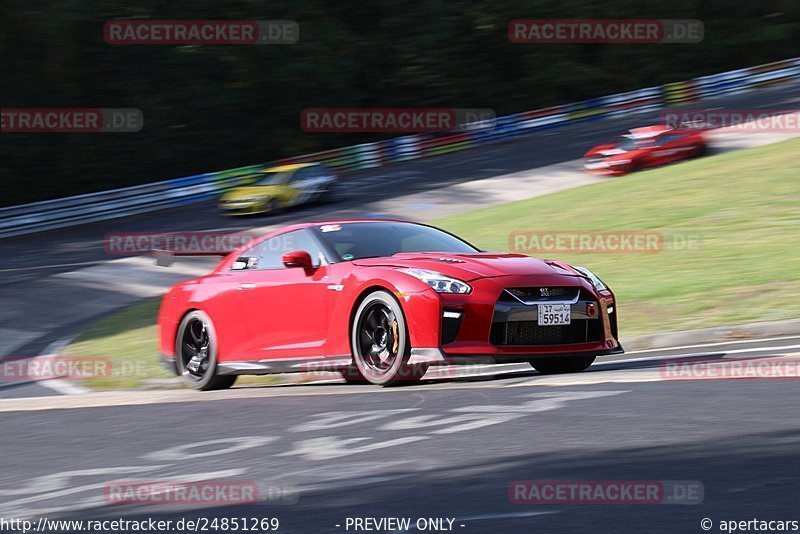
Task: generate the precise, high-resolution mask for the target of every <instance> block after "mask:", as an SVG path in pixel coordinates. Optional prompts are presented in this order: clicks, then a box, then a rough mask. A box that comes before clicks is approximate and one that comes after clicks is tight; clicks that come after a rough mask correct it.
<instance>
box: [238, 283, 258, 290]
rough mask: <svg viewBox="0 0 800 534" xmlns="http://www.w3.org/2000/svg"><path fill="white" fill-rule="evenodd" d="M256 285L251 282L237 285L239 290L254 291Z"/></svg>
mask: <svg viewBox="0 0 800 534" xmlns="http://www.w3.org/2000/svg"><path fill="white" fill-rule="evenodd" d="M255 287H256V285H255V284H254V283H252V282H244V283H241V284H239V289H255Z"/></svg>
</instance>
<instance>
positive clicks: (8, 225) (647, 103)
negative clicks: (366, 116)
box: [0, 58, 800, 238]
mask: <svg viewBox="0 0 800 534" xmlns="http://www.w3.org/2000/svg"><path fill="white" fill-rule="evenodd" d="M798 79H800V58H791V59H786V60H783V61H776V62H774V63H768V64H766V65H758V66H755V67H749V68H746V69H738V70H734V71H730V72H723V73H720V74H714V75H710V76H701V77H700V78H694V79H692V80H688V81H684V82H676V83H670V84H667V85H664V86H658V87H649V88H646V89H640V90H637V91H629V92H626V93H619V94H615V95H609V96H604V97H601V98H593V99H589V100H584V101H582V102H575V103H572V104H565V105H562V106H554V107H550V108H545V109H539V110H534V111H526V112H522V113H516V114H514V115H507V116H504V117H497V119H496V121H495V122H494V124H493V126H492V127H490V128H480V129H475V130H472V131H466V132H461V133H455V134H452V135H441V134H439V135H436V134H420V135H408V136H404V137H398V138H394V139H386V140H384V141H379V142H375V143H364V144H360V145H354V146H349V147H344V148H337V149H334V150H326V151H324V152H317V153H314V154H306V155H302V156H297V157H294V158H285V159H282V160H279V161H276V162H269V163H264V164H260V165H250V166H247V167H240V168H238V169H231V170H226V171H221V172H212V173H206V174H198V175H196V176H188V177H185V178H176V179H173V180H166V181H163V182H155V183H150V184H145V185H140V186H134V187H126V188H123V189H114V190H111V191H101V192H98V193H90V194H86V195H78V196H72V197H66V198H60V199H55V200H46V201H43V202H34V203H30V204H23V205H19V206H11V207H8V208H0V238H3V237H12V236H19V235H25V234H30V233H34V232H42V231H46V230H53V229H57V228H65V227H68V226H73V225H78V224H84V223H88V222H96V221H103V220H109V219H115V218H119V217H127V216H129V215H136V214H140V213H147V212H151V211H157V210H161V209H165V208H171V207H176V206H181V205H184V204H189V203H193V202H200V201H203V200H208V199H211V198H215V197H217V196H218V195H220V194H221V193H222V192H223V191H224V190H226V189H228V188H230V187H234V186H237V185H243V184H247V183H252V182H253V181H254V180H255V178H256V175H257V173H258V172H259V171H261V170H264V169H266V168H268V167H271V166H273V165H281V164H288V163H306V162H322V163H325V164H327V165H329V166H330V167H332V168H334V169H336V170H337V171H338V172H340V173H347V172H352V171H359V170H364V169H371V168H374V167H380V166H383V165H386V164H389V163H394V162H401V161H408V160H413V159H418V158H422V157H427V156H435V155H438V154H444V153H448V152H455V151H459V150H465V149H469V148H473V147H476V146H480V145H484V144H487V143H495V142H499V141H504V140H506V139H511V138H516V137H523V136H527V135H533V134H536V133H538V132H541V131H545V130H550V129H553V128H559V127H562V126H565V125H568V124H574V123H576V122H581V121H594V120H603V119H608V118H614V117H619V116H622V115H629V114H632V113H646V112H649V111H656V110H659V109H662V108H664V107H666V106H670V105H677V104H684V103H687V102H694V101H698V100H703V99H707V98H714V97H718V96H723V95H729V94H737V93H744V92H748V91H753V90H757V89H759V88H762V87H766V86H770V85H774V84H778V83H783V82H786V81H789V80H798Z"/></svg>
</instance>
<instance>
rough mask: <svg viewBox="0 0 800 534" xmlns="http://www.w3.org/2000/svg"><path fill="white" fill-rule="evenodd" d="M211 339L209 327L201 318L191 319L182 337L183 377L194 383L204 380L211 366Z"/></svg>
mask: <svg viewBox="0 0 800 534" xmlns="http://www.w3.org/2000/svg"><path fill="white" fill-rule="evenodd" d="M210 353H211V338H210V337H209V335H208V325H206V323H204V322H203V321H202V320H200V319H199V318H193V319H190V320H189V322H188V323H187V324H186V328H184V330H183V336H182V337H181V362H183V376H185V377H187V378H189V379H190V380H193V381H200V380H202V379H203V378H204V377H205V376H206V374H207V373H208V368H209V366H210V365H211V361H210V358H209V355H210Z"/></svg>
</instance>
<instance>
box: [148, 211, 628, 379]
mask: <svg viewBox="0 0 800 534" xmlns="http://www.w3.org/2000/svg"><path fill="white" fill-rule="evenodd" d="M615 308H616V305H615V300H614V294H613V293H612V292H611V290H610V289H609V288H608V287H606V285H605V284H604V283H603V282H602V281H601V280H600V279H599V278H598V277H597V276H595V275H594V274H593V273H592V272H590V271H589V270H587V269H585V268H583V267H572V266H570V265H567V264H565V263H561V262H558V261H550V260H539V259H535V258H531V257H529V256H525V255H521V254H508V253H492V252H484V251H481V250H478V249H477V248H475V247H474V246H472V245H470V244H469V243H467V242H466V241H463V240H462V239H460V238H458V237H456V236H454V235H452V234H449V233H447V232H445V231H443V230H440V229H437V228H434V227H432V226H426V225H423V224H416V223H411V222H402V221H388V220H352V221H334V222H319V223H306V224H298V225H294V226H289V227H286V228H283V229H280V230H276V231H273V232H272V233H269V234H267V235H264V236H262V237H260V238H259V239H257V240H255V241H252V242H250V243H249V244H247V245H246V246H245V247H242V248H240V249H238V250H236V251H235V252H233V253H232V254H229V255H228V256H227V257H226V258H225V259H223V260H222V262H221V263H220V264H219V265H218V266H217V267H216V269H215V270H214V271H213V272H212V273H211V274H209V275H207V276H203V277H200V278H196V279H193V280H188V281H186V282H182V283H180V284H178V285H176V286H175V287H173V288H172V289H171V290H170V291H169V293H168V294H167V295H166V296H165V297H164V300H163V302H162V304H161V309H160V311H159V316H158V324H159V337H160V341H159V342H160V352H161V358H162V362H163V363H165V364H166V365H167V366H168V367H169V368H170V369H172V370H173V371H174V372H175V373H176V374H178V375H182V376H183V377H184V378H185V379H186V381H187V382H188V383H189V384H190V385H191V386H192V387H194V388H196V389H203V390H206V389H219V388H227V387H230V386H231V385H232V384H233V383H234V381H235V380H236V376H237V375H243V374H252V375H259V374H269V373H285V372H302V371H306V372H308V371H318V370H337V371H339V372H341V373H342V375H343V376H344V378H345V379H346V380H347V381H348V382H371V383H373V384H382V385H385V384H391V383H397V382H407V381H414V380H418V379H419V378H420V377H421V376H422V375H423V374H424V373H425V371H426V370H427V369H428V366H430V365H447V364H469V363H487V362H492V363H506V362H530V364H531V365H533V367H534V368H536V369H537V370H538V371H539V372H541V373H562V372H577V371H582V370H584V369H586V368H587V367H589V365H591V364H592V362H593V361H594V359H595V357H596V356H598V355H601V354H611V353H619V352H622V347H621V346H620V344H619V341H618V338H617V320H616V317H617V312H616V309H615Z"/></svg>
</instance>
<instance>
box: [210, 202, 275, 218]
mask: <svg viewBox="0 0 800 534" xmlns="http://www.w3.org/2000/svg"><path fill="white" fill-rule="evenodd" d="M219 209H220V211H221V212H222V214H223V215H255V214H258V213H267V212H269V211H270V210H269V204H268V203H267V202H263V201H235V200H227V201H225V200H223V201H220V203H219Z"/></svg>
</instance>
